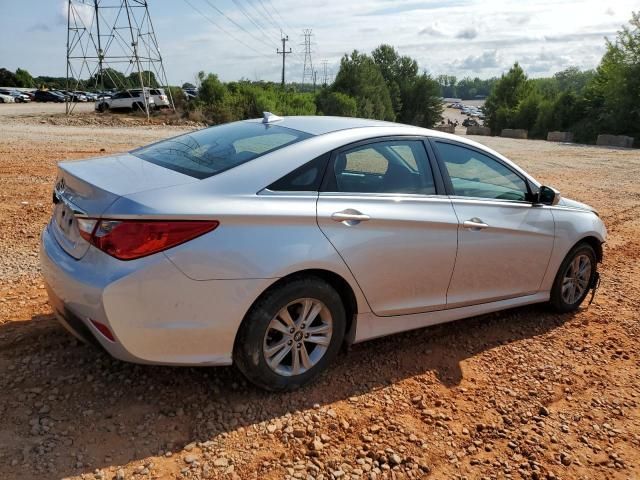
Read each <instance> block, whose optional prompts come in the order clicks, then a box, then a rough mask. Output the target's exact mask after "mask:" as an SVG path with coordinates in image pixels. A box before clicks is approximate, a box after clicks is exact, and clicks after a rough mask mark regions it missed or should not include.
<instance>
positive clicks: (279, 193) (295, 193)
mask: <svg viewBox="0 0 640 480" xmlns="http://www.w3.org/2000/svg"><path fill="white" fill-rule="evenodd" d="M256 195H261V196H267V197H317V196H318V191H317V190H286V191H285V190H270V189H268V188H263V189H262V190H260V191H259V192H258V193H256Z"/></svg>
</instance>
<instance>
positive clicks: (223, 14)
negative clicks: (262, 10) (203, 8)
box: [204, 0, 273, 48]
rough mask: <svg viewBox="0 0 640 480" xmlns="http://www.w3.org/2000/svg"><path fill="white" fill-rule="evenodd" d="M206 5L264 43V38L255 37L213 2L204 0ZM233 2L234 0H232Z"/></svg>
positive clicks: (254, 37) (270, 46)
mask: <svg viewBox="0 0 640 480" xmlns="http://www.w3.org/2000/svg"><path fill="white" fill-rule="evenodd" d="M204 1H205V2H206V3H207V5H209V6H210V7H211V8H213V9H214V10H215V11H216V12H218V13H219V14H220V15H222V16H223V17H224V18H226V19H227V20H229V21H230V22H231V23H233V24H234V25H235V26H236V27H238V28H239V29H240V30H242V31H243V32H244V33H246V34H247V35H250V36H251V37H253V39H254V40H256V41H257V42H258V43H264V39H261V38H260V37H256V36H255V35H254V34H253V33H251V32H250V31H249V30H247V29H246V28H244V27H243V26H242V25H240V24H239V23H238V22H236V21H235V20H234V19H233V18H231V17H230V16H228V15H227V14H226V13H224V12H223V11H222V10H220V9H219V8H218V7H216V6H215V5H214V4H213V3H211V2H210V1H209V0H204ZM234 3H235V0H234ZM265 45H267V47H269V48H273V47H272V45H268V44H265Z"/></svg>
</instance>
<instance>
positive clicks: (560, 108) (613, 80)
mask: <svg viewBox="0 0 640 480" xmlns="http://www.w3.org/2000/svg"><path fill="white" fill-rule="evenodd" d="M606 42H607V43H606V51H605V54H604V56H603V57H602V60H601V61H600V64H599V65H598V67H597V68H596V69H595V70H588V71H580V70H579V69H577V68H575V67H573V68H568V69H566V70H563V71H562V72H559V73H556V74H555V75H554V76H553V77H551V78H537V79H531V78H528V77H527V75H526V73H525V72H524V70H523V69H522V67H521V66H520V65H519V64H518V63H516V64H515V65H513V67H511V69H510V70H509V71H508V72H507V73H506V74H503V75H502V76H501V77H500V79H499V80H497V81H496V83H495V85H494V87H493V89H492V91H491V94H490V95H489V97H488V98H487V101H486V103H485V105H484V111H485V113H486V115H487V121H486V123H487V124H488V126H489V127H490V128H491V130H492V132H493V133H494V134H498V133H499V132H500V131H501V130H502V129H503V128H522V129H525V130H528V131H529V136H530V137H533V138H545V137H546V135H547V133H548V132H550V131H569V132H572V133H573V134H574V139H575V140H576V141H578V142H581V143H593V142H595V140H596V138H597V136H598V134H599V133H609V134H614V135H629V136H632V137H635V138H636V139H640V12H638V13H633V14H632V18H631V20H630V22H629V26H624V27H623V28H622V30H620V31H619V32H618V34H617V36H616V38H615V39H614V40H612V41H610V40H607V41H606Z"/></svg>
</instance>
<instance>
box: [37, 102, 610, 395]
mask: <svg viewBox="0 0 640 480" xmlns="http://www.w3.org/2000/svg"><path fill="white" fill-rule="evenodd" d="M54 203H55V209H54V213H53V217H52V219H51V221H50V222H49V224H48V225H47V227H46V228H45V230H44V232H43V234H42V238H41V253H40V255H41V269H42V274H43V276H44V279H45V283H46V286H47V290H48V293H49V299H50V303H51V304H52V305H53V307H54V310H55V312H56V315H57V317H58V319H59V320H60V322H62V323H63V324H64V325H65V326H66V328H67V329H69V330H70V331H71V332H73V333H74V335H76V336H77V337H78V338H80V339H82V340H85V341H93V342H97V343H98V344H100V345H101V346H102V347H104V348H105V349H106V350H107V351H108V352H109V353H110V354H111V355H113V356H114V357H117V358H119V359H122V360H125V361H131V362H138V363H148V364H170V365H199V366H202V365H229V364H231V363H235V364H236V365H237V367H238V368H239V370H240V371H241V372H243V373H244V375H245V376H246V377H247V378H248V379H249V380H250V381H252V382H253V383H255V384H256V385H258V386H260V387H263V388H266V389H270V390H287V389H293V388H296V387H299V386H300V385H303V384H306V383H308V382H310V381H312V380H313V379H314V378H316V377H317V376H318V374H319V373H320V372H321V371H323V370H324V369H325V368H326V367H327V366H328V365H329V363H330V362H331V361H332V360H333V359H334V358H335V356H336V355H337V354H338V351H339V350H340V348H341V346H342V345H343V344H344V343H345V342H346V343H353V342H360V341H363V340H367V339H371V338H376V337H380V336H384V335H388V334H392V333H395V332H401V331H404V330H410V329H415V328H419V327H423V326H427V325H432V324H436V323H441V322H448V321H451V320H457V319H461V318H465V317H470V316H474V315H480V314H485V313H488V312H495V311H498V310H503V309H507V308H511V307H516V306H522V305H529V304H533V303H539V302H548V303H549V304H550V305H551V306H552V307H553V308H555V309H556V310H557V311H559V312H570V311H573V310H576V309H577V308H578V307H579V305H580V304H581V303H582V302H583V300H584V299H585V297H586V295H587V294H588V292H589V291H590V290H591V289H592V288H594V287H595V286H596V285H597V282H598V272H597V267H598V262H600V261H601V260H602V243H603V242H604V241H605V238H606V230H605V226H604V224H603V222H602V220H601V219H600V217H599V216H598V214H597V212H596V211H595V210H594V209H593V208H591V207H589V206H588V205H585V204H582V203H579V202H576V201H573V200H569V199H566V198H562V197H561V196H560V194H559V193H558V191H556V190H554V189H553V188H551V187H548V186H543V185H541V184H540V183H539V182H538V181H536V180H535V179H534V178H533V177H532V176H531V175H529V174H528V173H526V172H525V171H524V170H522V169H521V168H519V167H518V166H517V165H515V164H514V163H512V162H511V161H509V160H508V159H507V158H505V157H504V156H502V155H500V154H499V153H497V152H495V151H493V150H491V149H489V148H487V147H485V146H483V145H481V144H478V143H475V142H473V141H470V140H468V139H465V138H462V137H456V136H453V135H449V134H445V133H441V132H438V131H433V130H426V129H422V128H418V127H413V126H408V125H399V124H394V123H387V122H380V121H374V120H363V119H355V118H340V117H287V118H279V117H276V116H274V115H271V114H268V113H267V114H265V116H264V119H262V120H247V121H241V122H235V123H230V124H224V125H219V126H215V127H211V128H207V129H203V130H200V131H196V132H191V133H187V134H185V135H181V136H178V137H175V138H171V139H168V140H163V141H160V142H157V143H154V144H151V145H149V146H145V147H142V148H139V149H136V150H132V151H131V152H130V153H126V154H119V155H113V156H108V157H102V158H97V159H89V160H85V161H71V162H63V163H60V164H59V168H58V174H57V180H56V185H55V190H54Z"/></svg>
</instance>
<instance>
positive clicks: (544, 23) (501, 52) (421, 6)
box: [0, 0, 638, 84]
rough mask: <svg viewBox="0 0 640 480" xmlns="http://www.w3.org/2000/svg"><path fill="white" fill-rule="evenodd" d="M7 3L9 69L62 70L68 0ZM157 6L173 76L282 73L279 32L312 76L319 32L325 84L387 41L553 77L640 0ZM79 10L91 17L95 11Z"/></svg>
mask: <svg viewBox="0 0 640 480" xmlns="http://www.w3.org/2000/svg"><path fill="white" fill-rule="evenodd" d="M74 1H77V0H74ZM101 1H102V2H103V3H104V4H105V5H108V4H112V5H113V4H114V3H115V4H118V3H120V2H119V0H101ZM0 2H1V3H2V6H3V8H2V15H1V16H0V67H4V68H8V69H10V70H15V69H16V68H18V67H20V68H25V69H27V70H28V71H29V72H30V73H31V74H32V75H34V76H36V75H51V76H64V75H65V72H66V41H67V19H66V11H67V7H66V4H67V2H66V1H64V0H21V1H10V0H0ZM109 2H110V3H109ZM89 3H92V2H89ZM148 5H149V12H150V14H151V18H152V20H153V26H154V29H155V33H156V38H157V40H158V44H159V46H160V51H161V52H162V57H163V60H164V65H165V70H166V72H167V77H168V80H169V82H170V83H171V84H182V83H183V82H191V83H195V78H196V74H197V72H198V71H200V70H204V71H206V72H213V73H216V74H217V75H218V76H219V77H220V78H221V79H222V80H224V81H229V80H237V79H241V78H246V79H250V80H257V79H261V80H273V81H279V80H280V72H281V65H282V63H281V62H282V58H281V56H278V55H277V54H276V49H277V48H281V47H282V44H281V42H280V40H279V39H280V31H279V28H282V29H283V31H284V32H285V33H286V34H287V35H288V36H289V42H288V43H287V48H289V47H291V48H292V49H293V54H291V55H289V56H287V81H301V80H302V70H303V61H304V47H303V42H304V37H303V35H302V30H303V29H309V28H310V29H312V32H313V36H312V54H311V59H312V61H313V64H314V68H315V69H317V70H319V73H318V79H319V80H320V79H321V77H322V75H323V67H322V61H323V60H327V66H328V70H329V73H333V74H335V73H336V72H337V70H338V67H339V62H340V58H341V57H342V56H343V55H344V54H345V53H347V52H351V51H353V50H354V49H357V50H359V51H361V52H370V51H371V50H372V49H374V48H375V47H376V46H378V45H380V44H382V43H387V44H390V45H393V46H394V47H395V48H396V49H397V50H398V52H399V53H400V54H402V55H409V56H411V57H413V58H415V59H416V60H417V61H418V63H419V65H420V69H421V70H424V71H427V72H428V73H431V74H433V75H438V74H448V75H455V76H457V77H458V78H462V77H466V76H471V77H476V76H478V77H480V78H489V77H492V76H495V75H500V74H501V73H502V72H504V71H506V70H507V69H508V68H509V67H510V66H511V65H512V64H513V63H514V62H516V61H518V62H519V63H520V64H521V65H522V66H523V68H524V69H525V71H526V72H527V73H528V74H529V76H531V77H540V76H548V75H552V74H553V73H555V72H557V71H559V70H562V69H564V68H567V67H569V66H577V67H579V68H581V69H588V68H594V67H596V66H597V64H598V62H599V61H600V58H601V56H602V54H603V53H604V50H605V37H607V38H610V39H613V38H614V37H615V33H616V31H617V30H619V29H620V28H621V26H622V25H624V24H626V23H627V22H628V20H629V19H630V18H631V12H632V10H633V9H634V8H636V9H638V4H637V0H616V1H615V2H602V1H595V0H594V1H591V0H587V1H571V0H566V1H551V0H526V1H525V0H518V1H511V0H506V1H494V0H480V1H476V0H421V1H418V0H351V1H345V0H314V1H313V2H310V1H305V0H148ZM214 7H217V9H218V10H215V9H214ZM80 15H81V16H82V15H85V16H86V17H87V19H86V22H87V24H88V23H90V22H89V20H90V17H91V10H90V9H88V10H87V11H85V12H81V14H80ZM121 32H122V31H121ZM113 45H114V46H113V47H112V49H113V50H112V51H113V53H114V55H115V53H116V44H115V42H114V44H113ZM76 68H79V67H76ZM123 69H124V68H123Z"/></svg>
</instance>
